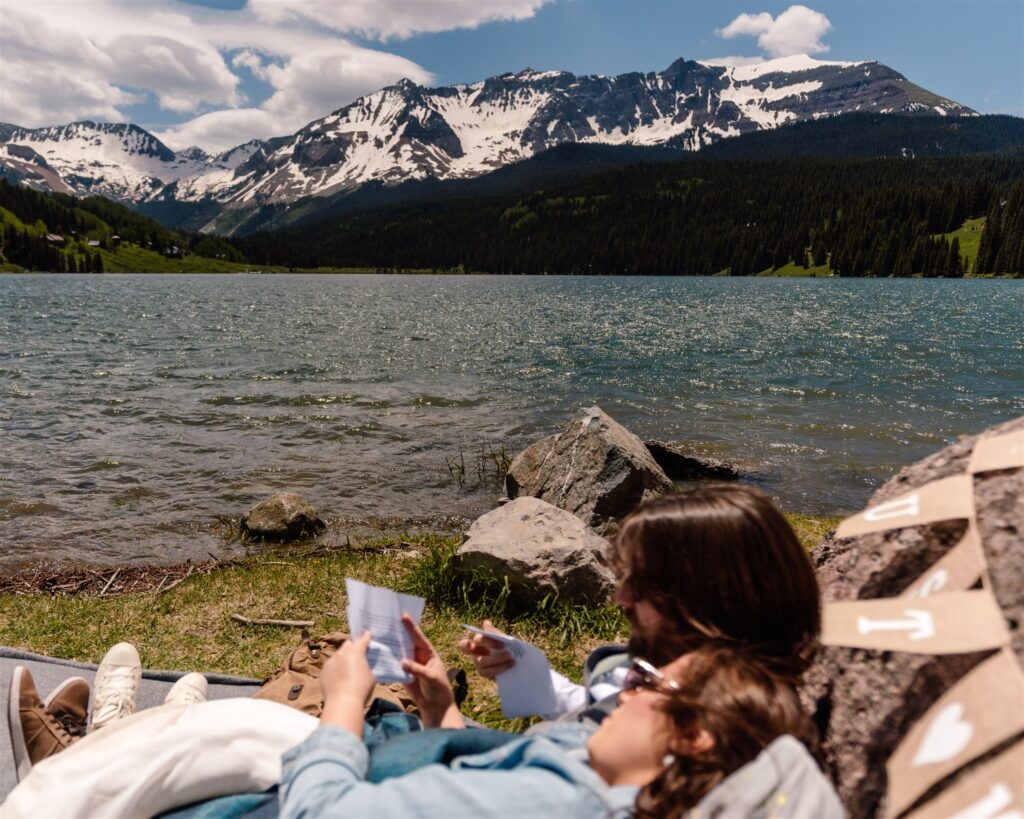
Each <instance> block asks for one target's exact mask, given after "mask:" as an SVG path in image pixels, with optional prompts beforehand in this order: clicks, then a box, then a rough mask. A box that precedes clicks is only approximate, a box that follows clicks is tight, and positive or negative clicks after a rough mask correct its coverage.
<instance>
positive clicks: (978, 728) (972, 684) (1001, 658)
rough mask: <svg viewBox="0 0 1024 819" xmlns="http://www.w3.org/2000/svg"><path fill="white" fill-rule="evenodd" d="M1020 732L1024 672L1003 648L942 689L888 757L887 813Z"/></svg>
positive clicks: (893, 812)
mask: <svg viewBox="0 0 1024 819" xmlns="http://www.w3.org/2000/svg"><path fill="white" fill-rule="evenodd" d="M1020 731H1024V673H1022V672H1021V669H1020V665H1019V664H1018V663H1017V658H1016V657H1015V656H1014V655H1013V653H1012V652H1011V651H1009V650H1008V649H1004V650H1003V651H1000V652H999V653H997V654H996V655H995V656H993V657H991V658H989V659H987V660H985V661H984V662H983V663H982V664H981V665H979V666H978V667H977V668H975V669H974V670H973V671H971V672H970V673H969V674H967V676H965V677H964V678H963V679H961V680H960V681H959V682H958V683H957V684H956V685H954V686H953V687H952V688H950V689H949V690H948V691H947V692H946V693H945V694H943V695H942V697H941V698H940V699H939V700H938V701H937V702H936V703H935V704H934V705H932V707H931V708H929V709H928V712H927V713H926V714H925V715H924V717H922V718H921V719H920V720H919V721H918V722H917V724H916V725H914V727H913V728H911V729H910V732H909V733H908V734H907V735H906V737H904V739H903V741H902V742H901V743H900V745H899V747H898V748H897V749H896V751H895V752H894V753H893V755H892V756H891V757H890V758H889V761H888V763H886V772H887V773H888V779H889V793H888V798H887V800H886V804H887V810H888V814H889V816H895V815H896V814H899V813H902V812H903V811H904V810H905V809H906V808H907V807H909V806H910V805H911V804H912V803H913V802H914V800H915V799H917V798H918V797H920V796H921V794H923V793H924V792H925V791H926V790H928V788H930V787H931V786H932V785H934V784H935V783H936V782H938V781H939V780H940V779H943V778H944V777H946V776H948V775H949V774H951V773H953V771H956V770H958V769H959V768H962V767H963V766H964V765H966V764H967V763H968V762H970V761H971V760H973V759H976V758H977V757H979V756H980V755H981V754H983V753H985V752H986V751H989V750H991V749H992V748H994V747H996V746H997V745H999V744H1000V743H1002V742H1004V741H1005V740H1007V739H1009V738H1011V737H1012V736H1014V735H1015V734H1017V733H1019V732H1020ZM1020 773H1021V774H1022V775H1024V769H1021V771H1020ZM940 815H945V814H940Z"/></svg>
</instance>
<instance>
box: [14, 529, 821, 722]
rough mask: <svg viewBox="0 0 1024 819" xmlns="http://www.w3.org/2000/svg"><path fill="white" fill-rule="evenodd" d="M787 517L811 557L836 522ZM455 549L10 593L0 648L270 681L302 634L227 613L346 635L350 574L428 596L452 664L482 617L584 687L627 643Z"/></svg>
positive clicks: (330, 556) (381, 544) (404, 547)
mask: <svg viewBox="0 0 1024 819" xmlns="http://www.w3.org/2000/svg"><path fill="white" fill-rule="evenodd" d="M787 517H788V518H789V519H790V521H791V523H792V524H793V525H794V528H795V529H796V531H797V534H798V535H799V536H800V538H801V542H802V543H803V544H804V545H805V546H806V547H807V548H810V547H811V546H813V545H814V544H815V543H817V542H818V541H819V540H820V539H821V536H822V534H824V532H826V531H828V530H829V529H832V528H834V527H835V524H836V523H837V522H838V520H839V518H834V517H823V516H812V515H788V516H787ZM459 543H460V538H459V537H457V536H445V535H430V534H421V535H410V534H406V535H403V536H402V538H401V539H400V540H393V539H392V540H380V541H377V542H374V543H371V544H366V545H364V546H362V547H361V548H357V549H351V550H345V551H337V552H330V553H327V554H319V555H317V554H314V555H308V556H303V554H302V552H301V551H299V549H298V548H277V549H270V550H267V551H265V552H263V553H261V554H254V555H249V556H247V557H244V558H241V559H240V560H238V561H237V562H236V563H235V564H234V565H225V566H222V567H218V568H216V569H214V570H212V571H211V572H209V573H208V574H203V573H196V574H194V575H192V576H190V577H188V578H187V579H185V580H184V581H183V582H182V583H180V584H179V585H177V586H175V587H174V588H172V589H170V590H168V591H166V592H164V593H162V594H156V593H152V592H147V593H137V594H121V595H109V596H88V597H86V596H79V595H73V594H53V595H50V594H42V593H28V594H24V593H17V594H16V593H11V592H7V593H3V594H0V644H3V645H8V646H12V647H15V648H21V649H25V650H28V651H35V652H39V653H43V654H48V655H51V656H54V657H63V658H67V659H74V660H81V661H86V662H99V660H100V659H101V658H102V656H103V654H104V653H105V652H106V650H107V649H108V648H109V647H110V646H111V645H113V644H114V643H116V642H119V641H122V640H128V641H130V642H132V643H134V644H135V645H136V646H137V647H138V649H139V653H140V654H141V656H142V660H143V663H144V664H145V665H146V666H148V667H151V668H173V669H196V670H203V671H213V672H220V673H225V674H240V675H244V676H251V677H257V678H262V677H266V676H269V675H270V674H271V673H272V672H273V671H274V670H275V669H276V668H277V667H278V665H279V664H280V663H281V662H282V660H283V658H284V657H285V656H286V655H287V653H288V651H289V650H290V649H292V648H295V647H296V646H297V645H298V644H299V634H298V631H297V630H296V629H283V628H279V627H274V626H244V625H241V624H239V623H237V622H235V621H233V620H232V619H231V615H232V614H241V615H243V616H245V617H249V618H252V619H284V620H312V621H314V623H315V626H314V627H313V628H312V629H311V631H312V632H313V633H314V634H316V635H319V634H325V633H327V632H330V631H335V630H344V629H345V628H346V627H347V623H346V619H345V609H346V596H345V578H346V577H353V578H356V579H358V580H363V581H365V582H367V583H372V584H374V585H379V586H387V587H389V588H393V589H396V590H399V591H403V592H407V593H410V594H418V595H420V596H422V597H425V598H426V599H427V605H426V609H425V611H424V616H423V628H424V631H425V632H426V633H427V636H428V637H430V639H431V640H432V641H433V643H434V645H435V646H436V647H437V649H438V651H439V652H440V653H441V656H442V657H443V658H444V661H445V663H446V664H447V665H448V666H449V667H454V666H461V667H463V668H466V669H467V671H469V670H471V665H472V664H471V663H469V662H467V661H466V660H465V658H464V657H463V655H461V654H460V653H459V652H458V649H457V644H458V641H459V638H460V637H461V636H462V634H463V629H462V624H463V623H477V624H478V623H480V622H481V621H482V620H483V619H484V618H485V617H490V618H491V619H492V620H494V622H495V625H497V626H498V627H499V628H501V629H503V630H506V631H508V632H510V633H512V634H515V635H516V636H518V637H521V638H523V639H525V640H528V641H530V642H531V643H534V644H535V645H537V646H538V647H540V648H541V649H542V650H543V651H544V652H545V653H546V654H547V655H548V658H549V659H550V661H551V664H552V667H554V668H555V669H557V670H558V671H560V672H562V673H563V674H565V675H567V676H568V677H570V678H572V679H577V680H578V679H579V677H580V670H581V669H582V665H583V661H584V659H585V658H586V656H587V654H588V653H589V652H590V651H591V650H592V649H593V648H594V647H596V646H598V645H602V644H608V643H614V642H622V641H624V640H625V638H626V636H627V634H628V626H627V624H626V621H625V619H624V618H623V617H622V615H621V613H620V612H619V610H618V609H617V608H616V607H614V606H611V605H605V606H578V605H576V606H574V605H569V604H567V603H563V602H560V601H557V600H551V599H546V600H543V601H541V602H540V603H539V604H537V605H534V606H532V607H530V608H529V609H528V610H525V611H524V610H522V609H517V608H516V606H515V605H513V602H512V601H511V600H510V598H509V594H508V590H507V588H506V587H505V586H504V585H503V584H502V583H497V582H494V581H491V580H484V579H482V578H479V577H476V578H473V577H470V578H468V579H467V578H465V577H464V576H460V575H459V574H457V573H456V572H455V570H454V568H453V566H452V560H451V558H452V555H453V554H454V553H455V552H456V551H457V549H458V546H459ZM301 548H305V549H307V550H308V548H309V547H308V544H307V545H306V546H304V547H301ZM463 711H464V712H465V713H466V714H467V715H469V716H471V717H473V718H474V719H476V720H478V721H480V722H482V723H484V724H487V725H493V726H498V727H506V728H512V729H520V728H522V727H524V725H525V723H524V722H523V721H512V722H506V721H504V720H502V718H501V707H500V701H499V698H498V693H497V686H496V685H495V684H494V683H492V682H489V681H487V680H484V679H482V678H480V677H477V676H476V675H472V674H471V675H470V696H469V699H468V700H467V703H466V704H465V705H464V706H463Z"/></svg>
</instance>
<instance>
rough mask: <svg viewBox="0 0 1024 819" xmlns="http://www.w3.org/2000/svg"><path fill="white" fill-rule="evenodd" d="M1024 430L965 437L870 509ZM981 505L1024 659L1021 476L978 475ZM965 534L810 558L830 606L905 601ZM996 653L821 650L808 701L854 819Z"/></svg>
mask: <svg viewBox="0 0 1024 819" xmlns="http://www.w3.org/2000/svg"><path fill="white" fill-rule="evenodd" d="M1021 427H1024V418H1019V419H1017V420H1014V421H1010V422H1008V423H1006V424H1003V425H1001V426H998V427H993V428H991V429H989V430H986V431H985V432H983V433H982V434H981V435H980V436H975V437H966V438H962V439H961V440H960V441H958V442H957V443H955V444H953V445H952V446H949V447H947V448H945V449H943V450H941V451H940V452H937V453H936V454H934V455H932V456H930V457H928V458H925V459H924V460H923V461H919V462H917V463H915V464H912V465H911V466H908V467H906V468H904V469H903V470H902V471H901V472H900V473H899V474H898V475H896V476H895V477H894V478H892V479H891V480H890V481H889V482H888V483H886V484H885V485H884V486H883V487H882V488H881V489H879V490H878V491H877V492H876V493H875V494H874V496H872V498H871V501H870V503H869V506H874V505H875V504H878V503H881V502H884V501H886V500H889V499H892V498H895V497H897V496H899V495H903V494H905V493H907V492H910V491H912V490H913V489H916V488H917V487H920V486H922V485H924V484H926V483H929V482H931V481H933V480H937V479H939V478H945V477H948V476H950V475H956V474H959V473H963V472H964V471H965V470H966V469H967V465H968V461H969V459H970V454H971V451H972V450H973V448H974V445H975V442H976V441H977V440H978V439H979V438H981V437H983V436H990V435H999V434H1002V433H1005V432H1009V431H1010V430H1014V429H1020V428H1021ZM974 503H975V510H976V519H977V523H978V530H979V533H980V536H981V541H982V546H983V549H984V552H985V556H986V560H987V563H988V568H989V572H990V576H991V581H992V591H993V592H994V594H995V597H996V599H997V601H998V603H999V605H1000V607H1001V608H1002V611H1003V614H1004V615H1005V617H1006V620H1007V623H1008V625H1009V627H1010V629H1011V633H1012V644H1011V645H1012V649H1013V651H1014V652H1015V653H1016V655H1017V658H1018V659H1019V660H1022V661H1024V631H1022V629H1021V622H1022V617H1024V470H1021V469H1011V470H1003V471H999V472H985V473H981V474H978V475H976V476H975V478H974ZM965 528H966V523H965V521H962V520H961V521H950V522H944V523H938V524H932V525H926V526H917V527H910V528H905V529H897V530H893V531H890V532H883V533H878V534H869V535H862V536H859V537H854V538H849V539H845V540H837V539H835V538H833V537H828V538H826V539H825V541H824V542H822V543H821V544H820V545H818V546H817V548H815V550H814V552H813V559H814V562H815V565H816V568H817V572H818V578H819V581H820V583H821V586H822V589H823V594H824V598H825V601H826V602H831V601H839V600H858V599H871V598H878V597H895V596H898V595H899V594H901V593H902V592H904V591H905V590H906V589H907V588H908V587H909V586H910V584H911V583H912V582H913V581H915V580H917V579H919V578H920V576H921V575H922V573H924V572H925V570H926V569H928V567H930V566H931V565H932V564H933V563H935V562H936V561H937V560H938V559H939V558H941V557H942V556H943V554H944V553H945V552H946V551H948V550H949V548H950V547H951V546H952V545H954V544H955V543H957V542H958V541H959V540H960V538H961V536H962V535H963V532H964V530H965ZM989 654H990V652H978V653H972V654H953V655H944V656H931V655H925V654H909V653H902V652H883V651H867V650H863V649H852V648H838V647H829V648H825V649H823V650H822V652H821V653H820V654H819V656H818V659H817V662H816V663H815V665H814V667H813V668H812V669H811V670H810V672H809V673H808V675H807V677H806V678H805V679H806V685H805V687H804V690H803V692H802V693H803V696H804V701H805V704H806V705H807V706H808V707H809V708H810V709H811V710H812V712H813V714H814V717H815V719H816V721H817V722H818V725H819V727H820V729H821V733H822V741H823V749H824V751H825V754H826V758H827V761H828V763H829V766H830V768H831V770H832V773H833V776H834V777H835V779H836V782H837V784H838V788H839V795H840V797H841V798H842V800H843V803H844V804H845V805H846V807H847V809H848V810H849V811H850V814H851V816H853V817H854V819H857V817H869V816H880V815H881V814H882V813H883V812H884V809H885V805H884V796H885V790H886V785H887V782H886V772H885V762H886V760H887V759H888V758H889V756H890V755H891V754H892V752H893V751H894V750H895V749H896V746H897V745H898V744H899V742H900V740H901V739H902V738H903V737H905V736H906V735H907V733H908V731H909V730H910V729H911V727H912V726H913V725H914V724H915V723H916V722H917V721H918V720H919V719H920V718H921V717H922V716H923V715H924V713H925V712H926V711H927V710H928V708H929V707H930V706H931V705H932V704H933V703H934V702H935V701H936V700H937V699H938V698H939V697H940V696H941V695H942V694H943V693H944V692H945V691H947V690H948V689H949V688H950V687H951V686H952V685H953V684H954V683H956V682H957V681H958V680H959V679H960V678H961V677H963V676H964V675H965V674H966V673H967V672H968V671H970V670H971V669H973V668H974V667H975V666H976V665H977V664H978V663H979V662H981V661H982V660H983V659H985V658H986V657H987V656H989ZM985 758H987V757H985Z"/></svg>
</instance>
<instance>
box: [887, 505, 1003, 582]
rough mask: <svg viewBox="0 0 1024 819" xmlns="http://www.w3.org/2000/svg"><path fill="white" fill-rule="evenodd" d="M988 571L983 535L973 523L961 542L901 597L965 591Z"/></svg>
mask: <svg viewBox="0 0 1024 819" xmlns="http://www.w3.org/2000/svg"><path fill="white" fill-rule="evenodd" d="M984 571H985V553H984V551H983V550H982V547H981V536H980V535H979V534H978V527H977V525H976V524H975V522H974V521H973V520H969V521H967V529H966V530H965V531H964V536H963V537H962V538H960V542H959V543H957V544H956V546H954V547H953V548H951V549H950V550H949V551H948V552H946V554H945V555H943V556H942V558H941V559H940V560H938V561H936V562H935V563H933V564H932V566H931V568H930V569H928V570H927V571H925V573H924V574H922V575H921V576H920V577H919V578H918V579H917V580H915V581H914V582H913V583H911V584H910V586H908V587H907V589H906V590H905V591H904V592H903V594H901V595H900V597H904V598H906V597H928V596H929V595H931V594H939V593H940V592H953V591H965V590H967V589H969V588H970V587H971V586H973V585H974V584H975V582H977V580H978V578H979V577H981V575H982V573H983V572H984Z"/></svg>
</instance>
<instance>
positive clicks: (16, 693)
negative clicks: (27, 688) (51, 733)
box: [7, 665, 32, 782]
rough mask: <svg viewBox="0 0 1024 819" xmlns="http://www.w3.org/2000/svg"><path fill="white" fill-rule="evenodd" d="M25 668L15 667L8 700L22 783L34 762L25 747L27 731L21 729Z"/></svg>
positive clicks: (14, 749) (19, 779)
mask: <svg viewBox="0 0 1024 819" xmlns="http://www.w3.org/2000/svg"><path fill="white" fill-rule="evenodd" d="M24 669H25V666H23V665H18V666H15V667H14V673H13V674H12V675H11V690H10V694H9V696H8V699H7V724H8V726H10V729H11V748H12V750H13V751H14V768H15V774H16V775H17V777H18V781H19V782H21V780H23V779H24V778H25V777H26V776H28V772H29V771H31V770H32V760H31V759H29V756H28V746H27V745H25V731H24V730H23V729H22V727H21V672H22V671H23V670H24Z"/></svg>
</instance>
